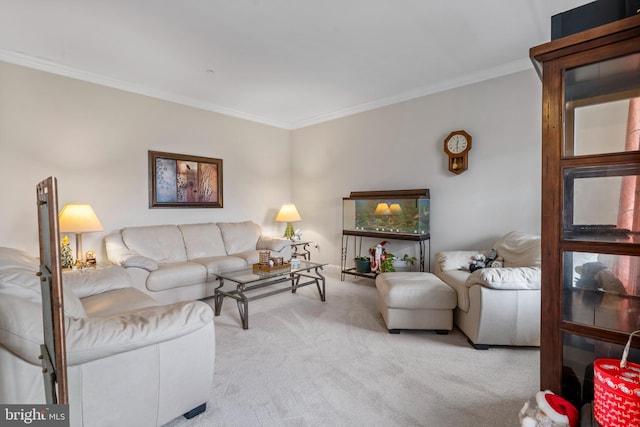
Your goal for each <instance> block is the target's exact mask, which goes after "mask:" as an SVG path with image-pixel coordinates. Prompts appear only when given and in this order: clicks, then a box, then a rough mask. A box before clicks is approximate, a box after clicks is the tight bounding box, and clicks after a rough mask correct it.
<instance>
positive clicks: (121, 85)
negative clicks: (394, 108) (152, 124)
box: [0, 49, 532, 130]
mask: <svg viewBox="0 0 640 427" xmlns="http://www.w3.org/2000/svg"><path fill="white" fill-rule="evenodd" d="M0 61H4V62H8V63H11V64H16V65H20V66H24V67H28V68H33V69H36V70H40V71H45V72H48V73H52V74H57V75H60V76H64V77H70V78H73V79H77V80H82V81H85V82H89V83H95V84H98V85H101V86H106V87H110V88H114V89H120V90H124V91H127V92H131V93H135V94H138V95H144V96H148V97H151V98H156V99H161V100H164V101H169V102H174V103H177V104H182V105H186V106H189V107H194V108H199V109H201V110H206V111H211V112H214V113H219V114H223V115H225V116H230V117H235V118H239V119H243V120H248V121H251V122H255V123H261V124H264V125H268V126H273V127H277V128H280V129H285V130H294V129H300V128H303V127H307V126H312V125H316V124H320V123H324V122H328V121H331V120H335V119H340V118H343V117H347V116H351V115H353V114H358V113H363V112H365V111H370V110H375V109H377V108H381V107H386V106H388V105H392V104H397V103H400V102H404V101H409V100H412V99H416V98H420V97H423V96H427V95H433V94H435V93H438V92H444V91H446V90H450V89H455V88H458V87H461V86H466V85H470V84H473V83H478V82H481V81H484V80H490V79H493V78H496V77H500V76H503V75H507V74H512V73H516V72H519V71H524V70H527V69H531V68H532V64H531V61H530V60H529V58H526V59H524V58H523V59H520V60H516V61H513V62H509V63H507V64H503V65H500V66H497V67H493V68H490V69H487V70H483V71H480V72H477V73H471V74H467V75H465V76H463V77H460V78H457V79H451V80H448V81H445V82H442V83H438V84H435V85H430V86H423V87H421V88H417V89H413V90H410V91H407V92H403V93H400V94H397V95H393V96H389V97H386V98H380V99H376V100H373V101H370V102H365V103H362V104H358V105H354V106H351V107H347V108H344V109H341V110H338V111H333V112H329V113H325V114H319V115H316V116H311V117H308V118H306V119H302V120H298V121H294V122H282V121H279V120H272V119H268V118H265V117H262V116H256V115H253V114H248V113H244V112H241V111H237V110H234V109H231V108H226V107H222V106H219V105H215V104H211V103H207V102H202V101H199V100H196V99H192V98H188V97H184V96H180V95H176V94H174V93H171V92H166V91H160V90H156V89H152V88H149V87H145V86H142V85H136V84H132V83H129V82H125V81H121V80H117V79H112V78H109V77H106V76H102V75H100V74H95V73H89V72H85V71H81V70H78V69H75V68H72V67H68V66H65V65H61V64H58V63H56V62H54V61H50V60H48V59H44V58H38V57H34V56H30V55H26V54H24V53H22V52H16V51H9V50H2V49H0Z"/></svg>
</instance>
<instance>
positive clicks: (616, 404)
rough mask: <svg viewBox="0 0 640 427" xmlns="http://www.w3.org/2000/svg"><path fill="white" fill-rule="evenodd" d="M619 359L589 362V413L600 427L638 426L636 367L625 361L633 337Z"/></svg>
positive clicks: (639, 370) (639, 378) (639, 397)
mask: <svg viewBox="0 0 640 427" xmlns="http://www.w3.org/2000/svg"><path fill="white" fill-rule="evenodd" d="M636 333H640V331H636V332H634V333H633V334H631V336H629V342H628V343H627V346H626V347H625V351H624V353H623V355H622V360H617V359H597V360H596V361H595V362H593V385H594V390H593V413H594V416H595V419H596V421H598V423H600V425H601V426H602V427H640V365H639V364H637V363H632V362H627V355H628V353H629V347H630V345H631V339H632V338H633V335H634V334H636Z"/></svg>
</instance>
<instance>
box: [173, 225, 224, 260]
mask: <svg viewBox="0 0 640 427" xmlns="http://www.w3.org/2000/svg"><path fill="white" fill-rule="evenodd" d="M178 228H179V229H180V231H181V232H182V238H183V240H184V247H185V248H186V251H187V259H189V260H190V261H191V260H194V259H197V258H207V257H214V256H223V255H226V254H227V251H226V250H225V248H224V240H222V233H221V232H220V228H218V226H217V225H216V224H213V223H208V224H184V225H179V226H178Z"/></svg>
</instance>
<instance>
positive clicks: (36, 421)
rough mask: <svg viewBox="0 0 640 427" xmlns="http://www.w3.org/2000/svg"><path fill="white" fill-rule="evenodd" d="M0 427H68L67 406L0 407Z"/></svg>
mask: <svg viewBox="0 0 640 427" xmlns="http://www.w3.org/2000/svg"><path fill="white" fill-rule="evenodd" d="M0 411H1V412H0V427H5V426H7V427H12V426H40V427H69V405H0Z"/></svg>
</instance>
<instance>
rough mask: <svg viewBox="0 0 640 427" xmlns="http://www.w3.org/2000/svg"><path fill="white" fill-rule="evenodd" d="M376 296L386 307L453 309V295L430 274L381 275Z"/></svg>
mask: <svg viewBox="0 0 640 427" xmlns="http://www.w3.org/2000/svg"><path fill="white" fill-rule="evenodd" d="M376 287H377V288H378V293H379V297H380V298H381V299H382V300H383V301H384V304H385V305H386V306H387V307H389V308H402V309H420V310H424V309H436V310H447V309H454V308H455V306H456V293H455V292H454V291H453V289H451V287H450V286H447V284H446V283H444V282H443V281H442V280H440V278H438V277H437V276H436V275H434V274H431V273H423V272H400V273H382V274H379V275H378V276H377V277H376Z"/></svg>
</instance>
